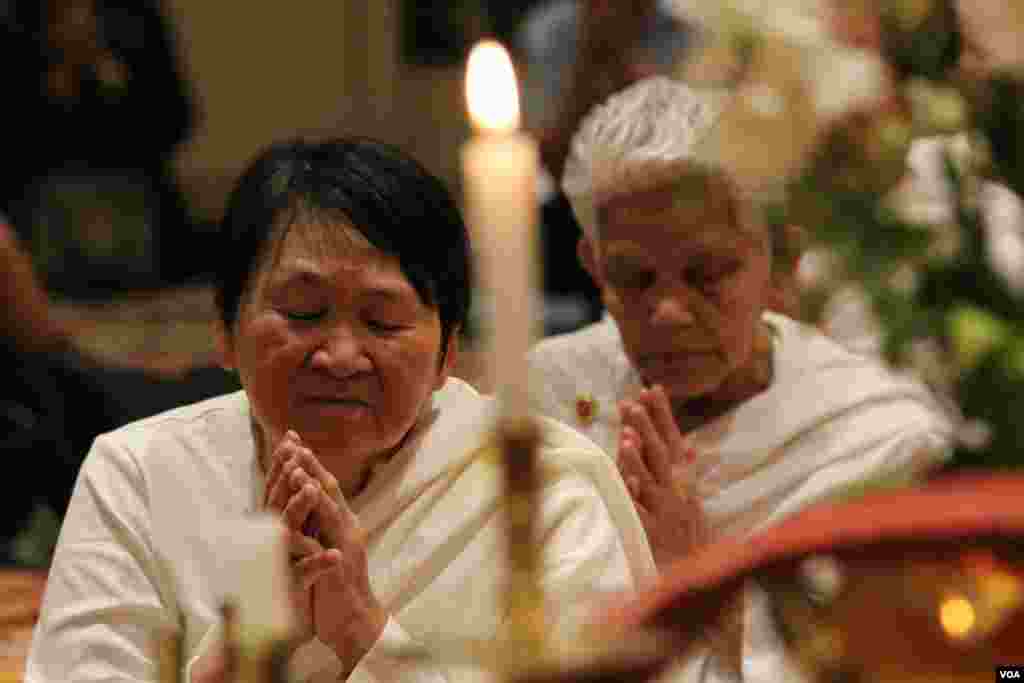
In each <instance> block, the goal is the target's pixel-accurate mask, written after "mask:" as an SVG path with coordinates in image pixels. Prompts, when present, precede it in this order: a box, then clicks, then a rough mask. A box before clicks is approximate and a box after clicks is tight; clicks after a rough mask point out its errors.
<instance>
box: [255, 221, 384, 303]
mask: <svg viewBox="0 0 1024 683" xmlns="http://www.w3.org/2000/svg"><path fill="white" fill-rule="evenodd" d="M351 255H360V256H364V257H365V256H369V257H372V258H374V259H380V260H382V261H383V260H390V257H389V255H388V254H386V253H384V252H383V251H381V250H380V249H378V248H377V247H375V246H373V244H371V243H370V241H369V240H368V239H367V238H366V236H365V235H363V233H361V232H360V231H359V230H358V229H356V228H355V227H354V226H353V225H352V222H351V221H350V220H349V219H348V218H347V217H346V216H345V215H344V214H342V213H341V212H338V211H323V210H313V209H309V208H304V207H298V208H294V209H289V210H287V211H285V212H282V213H281V215H279V216H278V218H277V220H276V221H275V223H274V225H273V227H272V229H271V232H270V235H269V238H268V240H267V244H266V247H265V248H264V250H263V254H262V256H261V258H260V259H259V261H258V262H257V265H256V271H255V275H256V277H255V278H254V283H255V284H256V285H257V287H258V286H260V285H262V284H263V283H265V282H266V281H267V279H268V278H270V277H271V276H272V275H273V274H274V273H275V272H276V271H278V270H279V269H280V268H281V267H282V265H285V264H287V263H288V262H289V261H291V260H294V259H303V260H305V261H319V260H322V259H327V258H333V257H337V256H351Z"/></svg>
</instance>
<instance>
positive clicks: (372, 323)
mask: <svg viewBox="0 0 1024 683" xmlns="http://www.w3.org/2000/svg"><path fill="white" fill-rule="evenodd" d="M366 326H367V327H369V328H370V329H371V330H373V331H374V332H379V333H384V334H390V333H393V332H399V331H401V330H404V329H405V328H406V327H407V326H406V325H399V324H396V323H391V322H386V321H383V320H367V321H366Z"/></svg>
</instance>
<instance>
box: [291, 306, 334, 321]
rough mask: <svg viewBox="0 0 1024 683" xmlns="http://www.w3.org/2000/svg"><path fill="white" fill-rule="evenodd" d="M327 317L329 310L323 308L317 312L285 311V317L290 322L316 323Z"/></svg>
mask: <svg viewBox="0 0 1024 683" xmlns="http://www.w3.org/2000/svg"><path fill="white" fill-rule="evenodd" d="M325 315H327V309H326V308H321V309H318V310H316V311H284V316H285V317H286V318H288V319H289V320H296V321H298V322H314V321H316V320H320V319H321V318H323V317H324V316H325Z"/></svg>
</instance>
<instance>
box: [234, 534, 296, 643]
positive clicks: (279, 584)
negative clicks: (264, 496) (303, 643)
mask: <svg viewBox="0 0 1024 683" xmlns="http://www.w3.org/2000/svg"><path fill="white" fill-rule="evenodd" d="M231 531H232V533H231V535H230V537H226V538H225V542H226V543H227V544H228V545H229V548H230V549H229V550H228V552H230V557H231V558H233V561H232V564H233V565H234V566H235V567H236V569H237V570H238V573H237V577H236V581H237V583H236V584H235V586H236V590H237V593H236V594H235V595H234V596H233V602H234V604H236V605H237V608H238V615H237V616H238V624H237V628H238V638H239V644H240V645H241V647H242V648H243V649H256V650H259V649H262V648H263V647H264V646H266V645H270V644H273V643H275V642H278V641H284V640H288V639H289V638H291V637H292V636H293V635H294V634H293V629H294V628H295V624H296V618H295V611H294V607H293V603H292V598H291V571H290V569H289V567H288V549H287V547H286V545H285V534H284V529H283V527H282V526H281V524H280V522H278V520H276V519H274V518H272V517H269V516H267V517H265V518H263V517H258V518H255V519H246V520H244V521H243V522H240V523H239V524H238V525H237V527H236V528H234V529H232V530H231Z"/></svg>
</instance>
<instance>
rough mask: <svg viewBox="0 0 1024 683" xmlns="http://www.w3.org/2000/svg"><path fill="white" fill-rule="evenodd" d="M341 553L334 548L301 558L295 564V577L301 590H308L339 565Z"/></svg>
mask: <svg viewBox="0 0 1024 683" xmlns="http://www.w3.org/2000/svg"><path fill="white" fill-rule="evenodd" d="M341 559H342V557H341V551H340V550H338V549H336V548H329V549H327V550H321V551H320V552H318V553H313V554H311V555H307V556H306V557H303V558H302V559H301V560H299V561H298V562H296V563H295V566H294V570H295V575H296V577H297V578H298V581H299V584H300V586H301V588H302V590H309V589H310V588H312V587H313V584H315V583H316V582H317V581H319V580H320V579H321V578H322V577H323V576H324V575H325V574H327V573H328V572H331V571H333V570H334V569H336V568H337V567H338V566H340V565H341Z"/></svg>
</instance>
